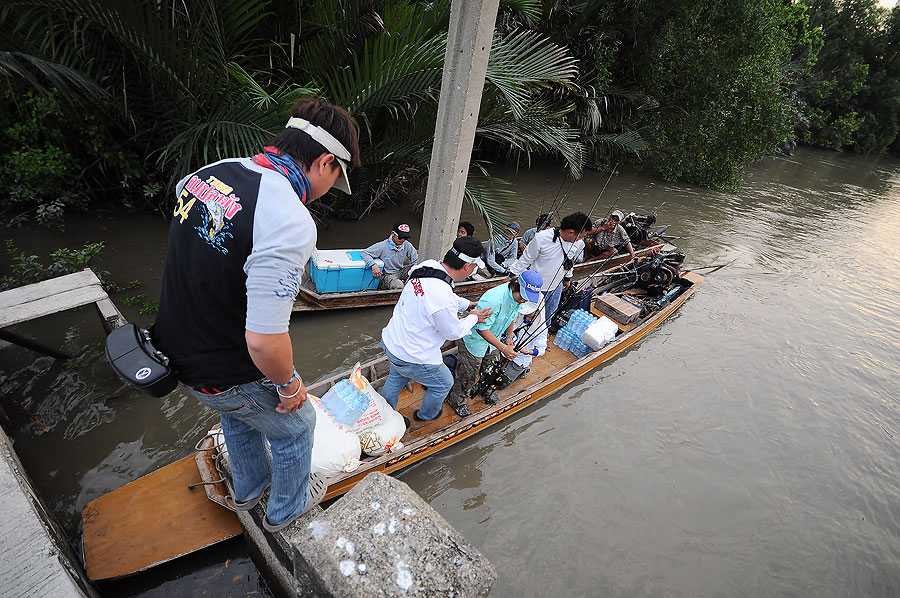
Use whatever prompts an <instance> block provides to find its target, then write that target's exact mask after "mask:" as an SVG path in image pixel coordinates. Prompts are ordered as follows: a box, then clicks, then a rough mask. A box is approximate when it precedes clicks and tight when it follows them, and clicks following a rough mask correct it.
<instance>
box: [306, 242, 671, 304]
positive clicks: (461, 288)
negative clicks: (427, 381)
mask: <svg viewBox="0 0 900 598" xmlns="http://www.w3.org/2000/svg"><path fill="white" fill-rule="evenodd" d="M644 243H645V244H643V245H641V246H639V247H635V248H634V253H635V255H637V256H643V255H646V254H647V253H649V252H650V251H651V250H652V249H653V248H654V247H659V248H661V249H663V250H666V251H668V250H671V249H674V246H673V245H670V244H669V243H667V242H666V241H663V240H662V239H661V238H660V237H658V236H657V237H654V238H652V239H649V240H647V241H644ZM629 259H630V256H629V255H628V254H627V253H625V254H619V255H617V256H615V257H613V258H611V259H606V260H601V259H595V260H590V261H587V262H582V263H580V264H575V267H574V268H573V273H574V276H575V278H581V277H583V276H587V275H588V274H591V273H593V272H594V271H595V270H596V269H597V268H598V267H603V268H615V267H616V266H619V265H621V264H623V263H625V262H627V261H628V260H629ZM508 280H509V278H507V277H506V276H493V277H491V278H483V279H481V280H466V281H463V282H458V283H456V285H454V290H455V291H456V294H457V295H460V296H462V297H472V296H475V295H481V294H482V293H484V292H485V291H486V290H488V289H490V288H491V287H495V286H497V285H498V284H502V283H504V282H506V281H508ZM401 292H402V289H394V290H386V291H380V290H377V289H376V290H372V291H348V292H343V293H319V292H318V291H316V287H315V285H313V283H312V281H311V280H309V279H308V278H307V279H306V280H305V281H304V282H303V283H302V284H301V285H300V292H299V293H298V294H297V300H296V301H295V302H294V311H295V312H296V311H318V310H323V309H348V308H352V307H375V306H378V305H394V304H395V303H397V301H399V300H400V293H401Z"/></svg>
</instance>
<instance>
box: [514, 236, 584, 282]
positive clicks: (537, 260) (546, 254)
mask: <svg viewBox="0 0 900 598" xmlns="http://www.w3.org/2000/svg"><path fill="white" fill-rule="evenodd" d="M563 251H565V255H566V256H567V257H569V258H570V259H571V260H572V261H573V262H578V261H581V259H582V257H583V255H584V241H582V240H580V239H579V240H578V241H575V242H574V243H569V242H568V241H564V240H563V239H562V237H559V238H557V239H556V240H555V241H554V240H553V229H552V228H548V229H545V230H542V231H539V232H538V233H537V234H535V235H534V239H532V241H531V242H530V243H528V245H526V246H525V251H523V252H522V257H520V258H519V259H518V260H516V261H515V262H514V263H513V265H512V266H510V267H509V271H510V272H512V273H513V274H515V275H517V276H518V275H519V274H521V273H522V272H524V271H525V270H528V269H529V268H530V269H532V270H536V271H537V272H538V273H539V274H540V275H541V278H543V280H544V284H543V285H542V286H541V290H542V291H552V290H554V289H556V287H558V286H559V283H561V282H562V280H563V278H564V277H565V276H566V274H567V272H566V271H565V270H563V267H562V263H563ZM571 274H572V271H571V270H569V271H568V275H571Z"/></svg>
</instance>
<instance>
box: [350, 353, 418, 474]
mask: <svg viewBox="0 0 900 598" xmlns="http://www.w3.org/2000/svg"><path fill="white" fill-rule="evenodd" d="M350 383H351V384H353V385H354V386H355V387H356V388H358V389H359V390H360V391H362V393H363V394H364V395H366V396H367V397H368V398H369V406H368V408H367V409H366V410H365V412H363V414H362V415H361V416H360V417H359V419H358V420H356V423H355V424H354V425H353V426H352V429H353V431H354V432H356V435H357V436H358V437H359V444H360V445H361V446H362V450H363V452H364V453H366V454H367V455H371V456H372V457H377V456H379V455H382V454H384V453H390V452H391V451H393V450H396V449H398V448H400V447H401V446H403V445H402V444H401V442H400V439H401V438H402V437H403V435H404V434H405V433H406V423H405V422H404V421H403V416H402V415H400V414H399V413H397V412H396V411H394V409H393V408H392V407H391V406H390V405H388V403H387V401H385V400H384V397H383V396H381V395H380V394H378V392H377V391H376V390H375V389H374V388H372V385H371V384H369V381H368V380H366V377H365V376H363V375H362V368H361V367H360V365H359V364H358V363H357V364H356V367H354V368H353V373H352V374H350Z"/></svg>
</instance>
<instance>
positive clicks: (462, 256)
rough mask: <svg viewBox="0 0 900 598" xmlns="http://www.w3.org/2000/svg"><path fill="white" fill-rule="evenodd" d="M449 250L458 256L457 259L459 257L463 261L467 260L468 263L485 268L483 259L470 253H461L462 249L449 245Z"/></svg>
mask: <svg viewBox="0 0 900 598" xmlns="http://www.w3.org/2000/svg"><path fill="white" fill-rule="evenodd" d="M450 251H451V252H452V253H453V254H454V255H456V257H458V258H459V259H461V260H462V261H464V262H468V263H470V264H475V265H476V266H478V267H479V268H482V269H483V268H485V265H484V261H483V260H482V259H481V258H480V257H472V256H471V255H466V254H465V253H463V252H462V251H459V250H458V249H456V248H455V247H451V248H450Z"/></svg>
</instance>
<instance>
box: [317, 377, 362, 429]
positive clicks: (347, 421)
mask: <svg viewBox="0 0 900 598" xmlns="http://www.w3.org/2000/svg"><path fill="white" fill-rule="evenodd" d="M322 406H323V407H324V408H325V410H326V411H327V412H328V413H330V414H331V416H332V417H334V419H336V420H337V422H338V423H339V424H342V425H344V426H352V425H353V424H355V423H356V420H358V419H359V418H360V417H361V416H362V414H363V413H365V412H366V409H367V408H368V407H369V397H367V396H366V395H365V394H363V392H362V391H361V390H359V389H358V388H356V386H354V385H353V384H352V383H351V382H350V380H348V379H344V380H341V381H340V382H338V383H337V384H335V385H334V386H332V387H331V388H330V389H328V392H326V393H325V396H323V397H322Z"/></svg>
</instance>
